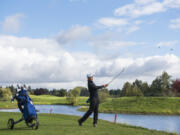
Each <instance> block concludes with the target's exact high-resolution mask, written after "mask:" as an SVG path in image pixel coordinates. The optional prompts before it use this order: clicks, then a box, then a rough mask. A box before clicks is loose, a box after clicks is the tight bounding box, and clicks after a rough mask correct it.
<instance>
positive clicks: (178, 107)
mask: <svg viewBox="0 0 180 135" xmlns="http://www.w3.org/2000/svg"><path fill="white" fill-rule="evenodd" d="M31 98H32V99H33V102H34V104H44V105H53V104H54V105H62V104H65V105H68V102H67V100H66V97H56V96H50V95H42V96H34V95H31ZM87 99H88V97H78V100H79V102H78V105H81V106H87V105H88V104H86V100H87ZM2 108H5V109H7V108H17V104H16V102H15V103H14V104H12V103H11V102H10V101H6V102H5V101H0V109H2ZM85 110H87V108H83V109H81V111H85ZM99 111H100V112H110V113H111V112H112V113H133V114H168V115H175V114H177V115H180V97H121V98H109V99H108V100H107V101H106V102H105V103H102V104H100V107H99Z"/></svg>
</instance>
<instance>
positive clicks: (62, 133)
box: [0, 113, 173, 135]
mask: <svg viewBox="0 0 180 135" xmlns="http://www.w3.org/2000/svg"><path fill="white" fill-rule="evenodd" d="M20 116H21V115H20V113H0V135H173V134H170V133H165V132H159V131H154V130H148V129H144V128H139V127H133V126H127V125H122V124H114V123H110V122H107V121H103V120H99V123H98V127H97V128H94V127H93V126H92V119H88V120H87V121H86V122H85V123H84V124H83V126H81V127H80V126H78V124H77V120H78V118H79V117H76V116H68V115H58V114H57V115H56V114H40V115H39V121H40V127H39V129H38V130H32V129H30V128H27V127H26V125H25V123H24V122H21V123H20V124H19V125H15V127H14V130H8V129H7V121H8V119H9V118H14V119H15V120H17V119H19V118H20Z"/></svg>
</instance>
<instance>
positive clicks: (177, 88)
mask: <svg viewBox="0 0 180 135" xmlns="http://www.w3.org/2000/svg"><path fill="white" fill-rule="evenodd" d="M171 91H172V92H173V93H174V95H175V96H178V97H180V79H177V80H176V81H174V82H173V84H172V89H171Z"/></svg>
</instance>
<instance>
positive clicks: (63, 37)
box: [56, 25, 91, 44]
mask: <svg viewBox="0 0 180 135" xmlns="http://www.w3.org/2000/svg"><path fill="white" fill-rule="evenodd" d="M90 35H91V29H90V27H88V26H80V25H74V26H72V28H70V29H69V30H67V31H61V32H60V34H59V35H58V36H57V37H56V39H57V41H58V42H59V43H60V44H68V43H72V42H75V41H77V40H86V39H87V38H89V36H90Z"/></svg>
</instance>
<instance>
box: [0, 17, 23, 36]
mask: <svg viewBox="0 0 180 135" xmlns="http://www.w3.org/2000/svg"><path fill="white" fill-rule="evenodd" d="M24 17H25V16H24V14H15V15H12V16H7V17H6V18H5V20H4V22H2V28H3V31H4V32H12V33H17V32H19V30H20V28H21V26H22V22H21V19H22V18H24Z"/></svg>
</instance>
